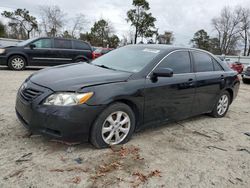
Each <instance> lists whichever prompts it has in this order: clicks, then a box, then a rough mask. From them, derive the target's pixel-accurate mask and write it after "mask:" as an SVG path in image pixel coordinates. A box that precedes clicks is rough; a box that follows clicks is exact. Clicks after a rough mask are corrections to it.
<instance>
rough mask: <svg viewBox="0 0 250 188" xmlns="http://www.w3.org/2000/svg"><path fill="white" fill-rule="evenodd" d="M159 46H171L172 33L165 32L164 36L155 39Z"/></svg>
mask: <svg viewBox="0 0 250 188" xmlns="http://www.w3.org/2000/svg"><path fill="white" fill-rule="evenodd" d="M157 40H158V42H159V44H172V43H173V41H174V33H173V32H172V31H165V32H164V34H162V35H159V36H158V37H157Z"/></svg>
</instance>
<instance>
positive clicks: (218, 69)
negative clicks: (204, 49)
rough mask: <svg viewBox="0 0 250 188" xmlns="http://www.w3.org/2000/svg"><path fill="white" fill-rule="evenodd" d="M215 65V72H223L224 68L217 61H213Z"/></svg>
mask: <svg viewBox="0 0 250 188" xmlns="http://www.w3.org/2000/svg"><path fill="white" fill-rule="evenodd" d="M213 63H214V71H223V68H222V67H221V65H220V64H219V63H218V62H217V61H216V60H214V59H213Z"/></svg>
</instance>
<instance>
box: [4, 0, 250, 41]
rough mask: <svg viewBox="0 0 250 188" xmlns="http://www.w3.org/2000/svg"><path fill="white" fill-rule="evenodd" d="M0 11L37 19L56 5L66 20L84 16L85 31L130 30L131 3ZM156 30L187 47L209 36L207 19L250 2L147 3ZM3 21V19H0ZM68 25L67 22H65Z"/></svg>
mask: <svg viewBox="0 0 250 188" xmlns="http://www.w3.org/2000/svg"><path fill="white" fill-rule="evenodd" d="M0 1H1V3H0V11H1V12H2V11H3V10H13V9H16V8H26V9H27V10H29V11H30V12H31V14H33V15H35V16H36V17H38V16H39V5H58V6H59V7H60V8H61V9H62V10H63V11H64V12H65V13H66V14H67V16H68V17H73V16H74V15H76V14H78V13H82V14H85V15H86V18H87V19H88V20H89V22H90V25H89V26H88V27H87V28H89V27H90V26H91V25H92V24H93V22H94V21H96V20H98V19H100V18H105V19H108V20H110V21H111V22H112V24H113V26H114V29H115V31H116V33H117V34H118V35H119V36H120V37H121V36H122V35H123V34H127V33H128V31H129V30H130V25H129V24H128V23H127V22H126V21H125V18H126V12H127V10H128V9H130V8H131V7H132V6H131V4H132V0H41V1H37V0H0ZM148 2H149V3H150V7H151V10H150V11H151V12H152V14H153V16H154V17H155V18H156V19H157V22H156V27H157V28H159V31H160V33H163V31H165V30H168V31H173V32H174V35H175V39H176V40H175V44H176V45H188V44H189V41H190V39H191V38H192V37H193V34H194V32H196V31H197V30H199V29H202V28H203V29H205V30H207V31H208V33H209V34H210V35H213V34H214V32H213V29H212V27H211V19H212V18H213V17H216V16H218V15H219V13H220V10H221V9H222V8H223V7H225V6H231V7H234V6H237V5H241V6H243V7H250V0H209V1H205V0H148ZM1 19H3V18H1ZM68 21H70V20H68Z"/></svg>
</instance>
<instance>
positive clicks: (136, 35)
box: [135, 28, 138, 44]
mask: <svg viewBox="0 0 250 188" xmlns="http://www.w3.org/2000/svg"><path fill="white" fill-rule="evenodd" d="M137 37H138V31H137V28H136V29H135V44H136V43H137Z"/></svg>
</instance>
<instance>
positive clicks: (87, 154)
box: [0, 68, 250, 188]
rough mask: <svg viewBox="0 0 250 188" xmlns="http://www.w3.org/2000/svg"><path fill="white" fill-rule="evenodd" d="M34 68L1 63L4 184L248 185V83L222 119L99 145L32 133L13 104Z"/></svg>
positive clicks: (0, 176)
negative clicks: (9, 67)
mask: <svg viewBox="0 0 250 188" xmlns="http://www.w3.org/2000/svg"><path fill="white" fill-rule="evenodd" d="M33 71H36V70H34V69H30V70H26V71H22V72H14V71H8V70H7V69H5V68H0V97H1V105H0V187H3V188H5V187H22V188H23V187H30V188H35V187H41V188H44V187H101V186H103V187H167V188H168V187H206V188H207V187H249V185H250V137H249V136H246V135H244V133H245V132H250V125H249V122H250V120H249V118H250V85H245V84H241V88H240V92H239V95H238V98H237V100H236V101H234V103H233V105H232V106H231V108H230V110H229V112H228V114H227V116H226V117H225V118H223V119H213V118H211V117H209V116H205V115H204V116H199V117H195V118H192V119H189V120H186V121H182V122H178V123H175V124H170V125H167V126H164V127H159V128H156V129H148V130H145V131H143V132H140V133H138V134H136V135H134V137H133V139H132V140H131V141H130V142H129V143H128V144H126V145H124V146H123V147H115V148H113V149H112V150H111V149H104V150H97V149H94V148H93V147H92V146H91V145H90V144H81V145H73V146H69V145H66V144H62V143H57V142H52V141H51V140H48V139H45V138H43V137H41V136H40V137H39V136H34V135H29V134H28V132H27V131H26V130H25V129H24V128H23V127H22V126H21V124H20V123H19V122H18V120H17V118H16V115H15V110H14V105H15V97H16V92H17V89H18V87H19V86H20V84H21V83H22V82H23V81H24V79H25V78H26V77H28V76H29V75H30V74H31V73H32V72H33Z"/></svg>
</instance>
